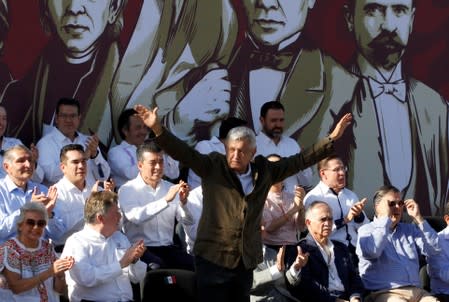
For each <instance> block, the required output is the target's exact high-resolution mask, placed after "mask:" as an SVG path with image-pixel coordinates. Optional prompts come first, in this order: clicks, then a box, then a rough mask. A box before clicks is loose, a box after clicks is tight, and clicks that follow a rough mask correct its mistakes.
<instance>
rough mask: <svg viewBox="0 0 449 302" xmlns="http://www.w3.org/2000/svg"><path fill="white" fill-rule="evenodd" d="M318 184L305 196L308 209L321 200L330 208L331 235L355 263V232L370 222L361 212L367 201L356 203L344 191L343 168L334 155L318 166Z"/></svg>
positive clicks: (353, 198)
mask: <svg viewBox="0 0 449 302" xmlns="http://www.w3.org/2000/svg"><path fill="white" fill-rule="evenodd" d="M317 170H318V173H319V175H320V179H321V180H320V182H319V183H318V184H317V185H316V186H315V187H314V188H313V189H312V190H311V191H310V192H309V193H307V194H306V196H305V197H304V205H305V207H306V209H307V207H308V206H310V204H311V203H313V202H314V201H317V200H319V201H323V202H325V203H327V204H328V205H329V207H330V208H331V209H332V213H333V217H334V226H335V227H334V230H333V232H332V234H331V236H330V238H331V239H332V240H336V241H339V242H341V243H343V244H345V245H346V246H348V247H349V250H350V252H351V254H352V255H353V256H354V259H353V261H354V263H355V264H357V258H356V256H355V247H356V245H357V229H358V228H359V227H360V226H362V225H363V224H365V223H368V222H369V219H368V218H367V217H366V215H365V214H364V213H363V208H364V207H365V203H366V198H364V199H363V200H361V201H359V198H358V197H357V195H356V194H355V193H354V192H352V191H351V190H349V189H348V188H346V171H347V170H346V166H345V165H344V164H343V162H342V160H341V159H340V158H339V157H337V156H330V157H327V158H325V159H323V160H321V161H320V162H319V163H318V164H317Z"/></svg>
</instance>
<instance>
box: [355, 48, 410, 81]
mask: <svg viewBox="0 0 449 302" xmlns="http://www.w3.org/2000/svg"><path fill="white" fill-rule="evenodd" d="M357 65H358V67H359V69H360V73H361V75H363V76H364V77H367V78H368V77H370V78H373V79H374V80H376V81H377V82H379V83H392V82H396V81H399V80H401V79H402V78H403V77H402V62H401V61H399V63H398V64H396V66H395V67H394V71H393V73H392V74H391V76H390V78H389V79H387V78H385V77H384V76H383V75H382V74H381V73H380V71H379V70H378V69H377V68H376V67H374V66H373V65H371V63H370V62H368V60H367V59H366V58H365V57H364V56H363V55H362V54H358V56H357Z"/></svg>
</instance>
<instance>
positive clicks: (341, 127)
mask: <svg viewBox="0 0 449 302" xmlns="http://www.w3.org/2000/svg"><path fill="white" fill-rule="evenodd" d="M351 123H352V114H351V113H346V114H345V115H343V117H342V118H341V119H340V121H338V123H337V125H336V126H335V128H334V130H333V131H332V132H331V134H329V137H330V138H331V139H332V140H334V141H335V140H337V139H339V138H340V137H341V136H342V135H343V133H344V132H345V130H346V128H347V127H348V126H349V125H350V124H351Z"/></svg>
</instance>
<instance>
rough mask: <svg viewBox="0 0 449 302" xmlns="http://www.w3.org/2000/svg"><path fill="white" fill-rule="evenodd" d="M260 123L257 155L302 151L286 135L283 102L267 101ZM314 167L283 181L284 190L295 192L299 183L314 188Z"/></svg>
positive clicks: (257, 137)
mask: <svg viewBox="0 0 449 302" xmlns="http://www.w3.org/2000/svg"><path fill="white" fill-rule="evenodd" d="M259 120H260V124H261V125H262V129H261V131H260V132H259V134H257V136H256V145H257V155H259V154H260V155H263V156H269V155H272V154H277V155H279V156H281V157H287V156H290V155H293V154H296V153H298V152H300V151H301V147H300V146H299V145H298V143H297V142H296V141H295V140H294V139H292V138H290V137H288V136H285V135H284V134H283V133H284V128H285V109H284V106H283V105H282V103H281V102H276V101H271V102H266V103H265V104H263V105H262V107H261V108H260V117H259ZM312 173H313V172H312V169H311V168H307V169H304V170H302V171H299V172H298V173H296V174H295V175H292V176H290V177H287V178H286V179H284V181H283V182H282V185H283V190H285V191H287V192H291V193H294V192H295V186H297V185H299V186H301V187H303V188H305V190H306V191H309V190H310V189H311V188H312Z"/></svg>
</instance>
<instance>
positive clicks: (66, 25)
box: [48, 0, 121, 54]
mask: <svg viewBox="0 0 449 302" xmlns="http://www.w3.org/2000/svg"><path fill="white" fill-rule="evenodd" d="M120 1H121V0H101V1H97V0H94V1H92V0H48V11H49V15H50V18H51V20H52V22H53V24H54V26H55V30H56V32H57V34H58V37H59V39H61V41H62V43H64V45H65V46H66V48H67V50H68V51H69V52H71V53H73V54H77V53H80V54H82V53H85V52H89V51H90V50H92V48H93V47H94V45H95V44H96V42H97V41H98V39H99V38H100V37H101V35H102V34H103V33H104V31H105V29H106V27H107V26H108V25H109V24H113V23H114V22H115V20H116V18H117V8H116V6H117V3H118V2H120Z"/></svg>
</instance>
